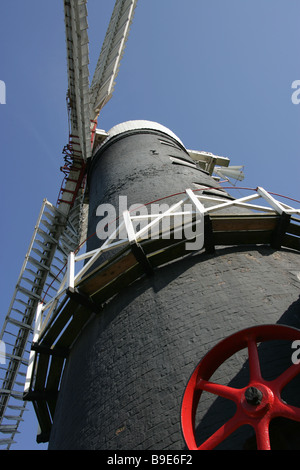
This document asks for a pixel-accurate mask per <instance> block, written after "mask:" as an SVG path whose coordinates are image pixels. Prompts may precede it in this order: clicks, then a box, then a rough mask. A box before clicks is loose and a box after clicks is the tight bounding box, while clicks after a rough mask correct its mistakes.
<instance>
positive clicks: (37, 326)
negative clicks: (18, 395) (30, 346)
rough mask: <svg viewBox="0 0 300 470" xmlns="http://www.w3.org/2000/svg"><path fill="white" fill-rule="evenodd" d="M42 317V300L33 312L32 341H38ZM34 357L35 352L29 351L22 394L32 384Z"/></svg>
mask: <svg viewBox="0 0 300 470" xmlns="http://www.w3.org/2000/svg"><path fill="white" fill-rule="evenodd" d="M42 319H43V302H39V303H38V306H37V309H36V314H35V324H34V333H33V338H32V342H33V343H36V342H37V341H38V338H39V334H40V331H41V325H42ZM35 357H36V352H35V351H30V355H29V362H28V367H27V373H26V380H25V385H24V394H26V393H28V392H29V391H30V389H31V384H32V379H33V374H34V364H35Z"/></svg>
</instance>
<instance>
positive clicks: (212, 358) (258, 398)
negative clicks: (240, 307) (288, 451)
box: [181, 325, 300, 450]
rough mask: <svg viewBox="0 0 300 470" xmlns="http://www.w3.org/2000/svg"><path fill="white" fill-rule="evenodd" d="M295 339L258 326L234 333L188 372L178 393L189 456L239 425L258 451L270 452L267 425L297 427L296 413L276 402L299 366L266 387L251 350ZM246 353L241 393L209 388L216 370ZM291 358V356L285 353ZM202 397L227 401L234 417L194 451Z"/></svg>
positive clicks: (293, 332)
mask: <svg viewBox="0 0 300 470" xmlns="http://www.w3.org/2000/svg"><path fill="white" fill-rule="evenodd" d="M299 339H300V330H298V329H296V328H291V327H288V326H283V325H261V326H256V327H252V328H248V329H245V330H241V331H239V332H238V333H235V334H233V335H231V336H229V337H227V338H225V339H224V340H222V341H221V342H220V343H218V344H217V345H216V346H215V347H214V348H212V349H211V350H210V351H209V352H208V353H207V354H206V356H204V358H203V359H202V360H201V361H200V363H199V364H198V366H197V367H196V369H195V370H194V372H193V374H192V376H191V378H190V380H189V382H188V384H187V387H186V389H185V392H184V396H183V401H182V407H181V426H182V432H183V436H184V439H185V441H186V444H187V446H188V448H189V449H190V450H211V449H214V448H215V447H217V446H218V445H219V444H220V443H221V442H223V441H224V440H225V439H226V438H227V437H228V436H230V435H231V434H232V433H233V432H235V431H236V430H237V429H238V428H240V427H241V426H244V425H245V424H248V425H251V426H252V427H253V429H254V431H255V435H256V443H257V449H258V450H270V449H271V447H270V437H269V424H270V421H271V420H272V419H273V418H275V417H285V418H288V419H291V420H294V421H300V408H297V407H295V406H292V405H288V404H286V403H285V402H284V401H283V400H282V399H281V396H280V395H281V391H282V389H283V388H284V387H285V386H286V385H287V384H288V383H289V382H290V381H291V380H292V379H293V378H294V377H296V376H297V375H298V374H299V373H300V364H292V365H291V366H290V367H288V369H286V370H285V371H284V372H283V373H281V374H280V375H279V376H278V377H277V378H276V379H274V380H271V381H266V380H264V379H263V377H262V375H261V368H260V362H259V357H258V349H257V344H258V343H262V342H266V341H271V340H290V341H295V340H299ZM245 348H246V349H248V360H249V373H250V379H249V383H248V384H247V386H246V387H243V388H241V389H236V388H233V387H230V386H227V385H220V384H217V383H214V382H210V381H209V379H210V377H211V376H212V375H213V373H214V372H215V371H216V370H217V369H218V368H219V367H220V365H221V364H222V363H223V362H225V361H226V360H227V359H228V358H230V357H231V356H232V355H233V354H235V353H236V352H238V351H240V350H242V349H245ZM291 355H292V353H291ZM203 391H206V392H209V393H212V394H214V395H217V396H219V397H223V398H226V399H229V400H232V401H233V402H234V403H235V404H236V412H235V414H234V416H233V417H232V418H231V419H229V421H228V422H226V423H225V424H224V425H223V426H221V427H220V428H219V429H218V430H217V431H216V432H215V433H214V434H212V436H210V437H209V438H208V439H206V440H205V441H204V442H203V443H202V444H201V445H200V446H198V445H197V443H196V438H195V416H196V411H197V407H198V403H199V400H200V397H201V394H202V392H203Z"/></svg>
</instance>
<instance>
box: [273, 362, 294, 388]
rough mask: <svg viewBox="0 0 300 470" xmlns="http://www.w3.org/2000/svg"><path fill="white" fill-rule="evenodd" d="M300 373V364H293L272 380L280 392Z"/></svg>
mask: <svg viewBox="0 0 300 470" xmlns="http://www.w3.org/2000/svg"><path fill="white" fill-rule="evenodd" d="M299 373H300V364H293V365H291V366H290V367H289V368H288V369H286V370H285V371H284V372H283V373H282V374H280V375H279V377H277V378H276V379H274V380H273V381H272V383H273V386H274V387H276V388H277V390H278V393H280V392H281V390H282V389H283V388H284V387H285V386H286V385H287V384H288V383H289V382H290V381H291V380H292V379H294V378H295V377H296V376H297V375H298V374H299Z"/></svg>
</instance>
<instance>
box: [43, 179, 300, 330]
mask: <svg viewBox="0 0 300 470" xmlns="http://www.w3.org/2000/svg"><path fill="white" fill-rule="evenodd" d="M182 194H183V195H184V197H183V198H182V199H181V200H180V201H179V202H177V203H175V204H173V205H172V206H171V207H170V208H168V209H167V210H166V211H164V212H163V213H155V214H144V215H132V214H131V213H130V212H129V211H128V210H126V211H124V212H123V215H122V217H121V220H120V224H119V226H118V227H117V228H116V230H114V231H113V233H111V235H110V236H109V237H108V238H107V239H106V241H105V242H104V243H103V244H102V245H101V246H100V247H99V248H97V249H95V250H92V251H89V252H87V253H83V254H75V253H74V252H71V253H70V254H69V257H68V263H67V269H66V273H65V275H64V278H63V280H62V283H61V285H60V287H59V289H58V290H57V293H56V295H55V296H54V297H53V298H52V299H51V300H50V301H49V302H48V303H46V304H42V303H41V304H40V305H39V307H38V309H39V315H38V318H39V328H38V330H39V336H41V335H42V334H43V332H44V331H45V329H46V328H47V325H48V324H49V321H50V320H51V318H52V315H53V312H54V311H55V309H56V307H57V306H58V304H59V301H60V300H61V298H62V297H63V296H64V295H65V293H66V291H67V289H69V288H75V287H76V286H78V284H79V283H80V281H81V279H82V278H83V276H84V275H85V274H86V273H87V272H88V271H89V270H90V269H91V268H92V267H93V266H94V265H95V263H96V262H98V261H99V259H100V257H101V255H102V254H103V253H105V252H107V251H109V250H113V249H115V248H120V247H122V246H126V245H128V246H129V245H130V244H132V243H139V242H140V241H141V240H145V239H151V238H152V237H153V234H154V228H155V227H157V225H159V223H160V222H161V221H163V220H164V219H166V218H169V219H170V218H171V217H172V218H173V224H172V230H173V231H175V232H176V230H177V231H178V234H179V235H178V238H180V234H182V224H183V222H182V220H184V223H185V228H188V227H191V225H192V217H193V216H195V215H198V222H199V224H198V225H199V226H200V227H201V229H200V230H199V232H198V233H197V237H198V241H199V240H200V243H198V244H197V246H196V249H197V250H199V249H201V248H202V247H203V243H204V224H203V223H201V222H202V220H203V217H204V215H206V214H210V213H213V212H217V211H221V210H224V209H229V208H230V207H234V206H236V207H240V208H244V209H247V210H249V209H250V210H251V211H258V212H260V213H261V212H267V213H274V211H275V212H276V213H277V214H279V215H281V214H282V213H283V212H285V213H287V214H293V215H295V216H300V210H299V209H294V208H293V207H291V206H289V205H287V204H285V203H283V202H279V201H278V200H276V199H275V198H274V197H273V196H272V195H271V194H270V193H268V192H267V191H266V190H264V189H263V188H261V187H258V188H257V189H256V190H255V192H254V193H253V194H250V195H248V196H245V197H242V198H239V199H234V200H226V201H224V199H223V200H222V199H221V198H220V197H218V196H210V195H204V194H202V191H200V192H199V193H197V191H193V190H191V189H187V190H186V191H185V192H184V193H182ZM260 198H262V199H263V200H264V201H265V202H267V203H268V204H269V206H263V205H258V204H253V201H254V200H257V199H260ZM186 202H188V203H189V204H185V203H186ZM207 202H209V203H213V204H214V205H213V206H210V207H205V206H204V204H205V203H207ZM182 217H183V219H182ZM176 218H177V219H176ZM149 219H150V222H149ZM142 221H144V222H145V224H144V225H143V227H142V228H140V229H139V230H135V225H136V226H138V225H139V224H140V225H141V222H142ZM147 221H148V223H147ZM194 223H195V222H194ZM168 229H170V225H169V226H167V229H166V230H165V231H162V232H160V237H161V238H164V235H166V234H167V231H168ZM122 233H123V237H122V238H120V239H118V237H119V236H120V235H121V234H122ZM124 235H125V236H124ZM156 235H157V232H156ZM193 237H195V232H193V233H191V237H190V238H193ZM153 238H154V237H153ZM156 238H157V236H156ZM191 245H193V244H192V243H191ZM187 249H189V248H188V247H187ZM190 249H195V248H193V246H192V247H191V248H190ZM83 261H85V264H84V266H83V267H81V268H80V269H79V270H78V272H77V273H76V265H77V263H79V262H83ZM40 314H41V317H40Z"/></svg>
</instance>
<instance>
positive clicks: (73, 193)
mask: <svg viewBox="0 0 300 470" xmlns="http://www.w3.org/2000/svg"><path fill="white" fill-rule="evenodd" d="M86 3H87V2H86V0H64V11H65V25H66V44H67V64H68V94H67V103H68V112H69V126H70V135H69V142H68V143H67V145H66V146H65V148H64V150H63V153H64V155H65V157H64V165H63V167H62V171H63V173H64V179H63V183H62V186H61V188H60V192H59V197H58V201H57V204H56V206H54V205H52V204H51V203H49V202H48V201H47V200H45V201H44V202H43V205H42V208H41V212H40V214H39V217H38V220H37V223H36V226H35V230H34V234H33V237H32V240H31V243H30V246H29V249H28V252H27V254H26V257H25V261H24V264H23V267H22V270H21V273H20V276H19V279H18V282H17V286H16V290H15V293H14V296H13V299H12V302H11V305H10V308H9V312H8V315H7V317H6V319H5V324H4V326H3V329H2V333H1V341H2V343H3V344H5V345H6V351H5V354H6V358H7V359H8V363H7V364H6V365H5V368H3V370H4V372H5V375H4V377H3V385H2V389H1V425H0V426H1V427H0V431H1V432H2V433H4V434H5V437H4V438H3V439H2V440H1V443H2V445H4V446H6V447H7V448H9V447H10V446H11V445H12V443H13V440H14V436H15V434H16V432H17V429H18V423H19V422H20V420H21V419H22V415H23V412H24V403H23V400H22V398H23V390H24V389H25V395H26V397H27V399H31V400H32V401H33V403H34V406H35V410H36V413H37V416H38V419H39V422H41V423H42V424H43V429H42V432H41V437H40V439H41V440H42V439H45V440H46V439H47V436H46V437H45V436H43V433H45V434H46V433H47V430H48V428H49V422H50V417H51V415H53V412H54V408H55V400H56V398H55V395H56V394H55V393H54V392H53V390H55V387H56V388H57V387H58V383H59V382H60V378H61V373H62V371H63V366H64V363H65V358H66V355H65V350H64V349H63V348H59V347H54V348H53V347H52V345H51V346H49V345H47V341H42V342H40V338H41V337H43V340H44V339H45V334H46V333H47V334H48V337H47V338H46V339H47V340H48V339H49V336H51V334H52V333H53V330H52V331H51V332H50V330H49V329H48V326H49V325H50V326H51V323H53V320H55V321H56V320H59V321H60V320H61V321H62V322H64V321H66V318H67V313H66V310H64V308H65V299H63V295H64V294H65V293H66V289H65V286H66V285H67V297H68V298H69V299H70V300H71V301H74V303H79V304H80V305H84V307H85V308H87V309H92V310H93V309H96V306H95V305H94V304H93V302H91V299H90V298H87V297H85V296H83V295H82V294H81V293H79V292H77V291H76V289H75V287H76V280H78V279H79V278H80V277H81V276H84V275H85V274H86V273H87V271H88V269H89V268H90V266H91V265H92V263H93V262H95V261H96V259H97V257H98V256H99V253H95V252H91V253H90V254H89V257H90V258H91V259H90V261H88V262H87V264H86V265H85V266H84V268H83V269H82V270H81V271H80V273H79V275H78V274H77V276H75V274H74V260H75V253H76V251H77V248H78V247H79V246H80V245H81V244H82V243H83V241H84V240H85V239H86V237H87V234H86V227H87V210H88V202H87V201H86V199H85V188H86V171H87V167H88V166H89V164H90V161H91V159H92V156H93V155H94V153H95V152H96V150H97V149H98V148H99V146H102V144H104V142H107V141H108V140H109V139H110V138H111V137H112V136H113V134H114V132H116V129H114V130H112V131H110V132H108V133H107V132H105V131H102V130H99V129H97V119H98V116H99V113H100V112H101V109H102V108H103V106H105V105H106V104H107V102H108V101H109V99H110V98H111V95H112V92H113V88H114V83H115V78H116V76H117V73H118V69H119V65H120V60H121V57H122V54H123V51H124V46H125V43H126V39H127V37H128V33H129V27H130V23H131V21H132V18H133V14H134V9H135V7H136V3H137V0H117V1H116V4H115V7H114V11H113V14H112V18H111V21H110V24H109V27H108V31H107V34H106V37H105V40H104V44H103V47H102V51H101V54H100V57H99V60H98V63H97V66H96V70H95V73H94V76H93V79H92V81H91V85H90V84H89V69H88V63H89V56H88V35H87V7H86ZM143 125H145V126H147V125H148V124H143ZM151 125H152V127H154V128H155V129H154V130H155V131H158V132H162V133H166V135H169V136H170V132H169V131H168V130H165V129H164V128H163V127H161V126H157V125H155V124H151ZM132 126H134V124H128V126H127V127H126V126H125V131H129V130H132V129H133V127H132ZM119 130H120V129H118V132H119ZM123 131H124V126H123ZM171 138H172V139H174V140H175V141H177V142H178V138H177V137H176V136H173V135H172V136H171ZM164 144H166V142H164ZM188 153H189V156H190V158H191V159H192V162H188V161H187V160H185V159H181V158H179V157H177V156H171V157H170V161H171V162H172V164H175V165H181V166H182V167H192V168H195V169H200V170H201V171H202V172H205V173H206V174H207V175H209V176H212V175H213V174H214V173H215V174H216V175H220V176H222V177H224V176H225V177H226V176H228V177H233V178H236V179H239V180H241V179H242V175H241V172H240V168H237V167H233V168H231V169H230V167H229V159H227V158H225V157H220V156H215V155H213V154H211V153H207V152H199V151H194V150H189V151H188ZM215 178H216V179H217V177H215ZM198 190H199V191H200V192H199V194H202V192H203V190H205V187H203V185H199V186H198ZM215 191H216V194H217V196H218V195H219V193H218V189H215ZM186 196H187V198H188V200H189V201H191V202H192V203H193V204H194V206H195V208H196V210H197V211H198V212H199V213H200V214H201V215H204V214H205V215H204V217H207V216H208V215H209V213H208V211H207V210H206V209H205V210H204V209H203V206H202V204H201V203H200V201H199V199H198V198H197V197H195V194H193V193H192V192H191V191H188V190H187V191H186ZM258 197H262V198H264V200H265V201H267V202H268V203H269V204H270V206H271V208H264V210H265V211H266V212H267V214H268V213H271V214H270V215H271V217H273V212H274V210H275V211H276V212H277V214H279V215H282V214H283V213H286V212H287V211H289V212H290V214H291V213H294V212H295V211H293V209H292V208H291V207H289V206H287V205H281V204H280V203H278V202H277V201H275V200H274V198H272V197H271V196H270V195H269V194H268V193H266V192H265V191H264V190H263V189H262V188H259V190H258V191H257V193H256V194H254V195H252V196H250V197H247V198H242V199H241V200H240V201H238V204H239V205H240V206H241V207H243V208H244V207H246V205H247V203H248V202H251V201H252V200H254V199H256V198H258ZM203 198H204V199H205V198H207V200H208V199H209V198H210V200H211V201H213V197H211V195H210V196H207V195H205V194H204V195H203ZM217 200H218V199H217ZM213 203H215V201H214V202H213ZM235 203H236V202H233V201H228V200H227V201H226V202H225V206H226V207H231V205H234V204H235ZM175 208H177V209H178V208H180V203H178V205H177V206H174V207H172V208H171V212H172V211H174V210H175ZM252 208H253V207H252ZM254 209H255V210H258V209H259V207H258V206H257V207H255V206H254ZM205 211H206V212H205ZM168 215H170V212H169V213H168V214H166V216H168ZM206 220H208V219H207V218H206ZM251 221H252V222H253V219H251ZM254 222H255V223H258V222H257V220H254ZM151 223H153V221H152V222H151ZM218 223H219V224H221V223H222V222H221V221H218ZM268 223H269V219H268ZM272 223H274V226H272V227H273V228H274V227H275V225H276V223H277V216H276V217H275V218H274V220H272ZM286 223H287V221H286ZM124 225H125V228H126V231H127V234H128V237H127V242H129V243H130V246H131V247H132V250H133V251H134V254H135V256H136V258H137V259H138V260H139V262H140V264H141V265H142V266H143V268H144V269H145V270H146V271H147V270H148V269H151V266H149V263H148V260H147V257H145V256H144V253H143V250H141V247H140V245H139V243H138V241H139V238H138V236H137V233H135V232H134V230H133V225H132V220H131V219H130V215H129V214H128V213H126V216H125V217H124ZM208 230H212V229H211V228H210V229H209V227H208ZM254 231H255V230H253V232H254ZM140 235H141V234H139V236H140ZM239 235H240V234H239ZM256 235H257V234H256V232H255V236H256ZM278 236H279V238H280V240H281V236H282V233H280V234H279V235H278ZM253 237H254V234H253ZM236 240H237V243H238V242H239V241H240V240H239V239H238V236H237V238H236ZM278 243H279V242H278ZM289 243H291V244H292V245H293V244H294V245H293V246H295V243H296V242H295V240H290V239H289ZM111 247H112V248H114V247H115V245H114V243H113V238H111V239H110V240H108V241H107V242H106V246H105V249H108V248H111ZM206 249H207V251H209V250H211V251H213V246H208V245H206ZM86 259H89V258H88V257H87V256H86V255H82V257H81V258H80V257H78V259H77V260H78V261H82V260H86ZM49 298H50V300H49ZM60 311H61V312H64V315H65V317H64V316H63V315H61V317H59V316H58V313H59V312H60ZM78 318H79V320H78V325H77V328H78V331H79V330H80V329H81V328H82V327H83V323H81V321H82V319H81V318H80V316H78ZM45 332H46V333H45ZM43 334H44V336H43ZM11 338H14V340H13V341H12V340H11ZM29 349H30V352H29ZM44 354H45V356H44ZM46 356H47V357H46ZM49 357H51V361H50V360H49ZM36 368H38V370H39V374H36ZM47 374H48V376H47V378H48V384H47V385H49V386H50V382H51V387H50V388H51V390H50V389H49V390H47V387H44V383H43V382H42V380H43V379H44V380H45V378H46V375H47ZM44 391H45V395H44V397H43V393H44ZM46 393H48V395H47V397H46ZM51 393H52V395H51ZM38 395H39V396H38ZM28 397H30V398H28ZM41 397H42V398H41ZM45 397H46V398H45ZM44 399H45V400H44ZM45 429H46V431H45ZM120 432H121V431H120Z"/></svg>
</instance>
